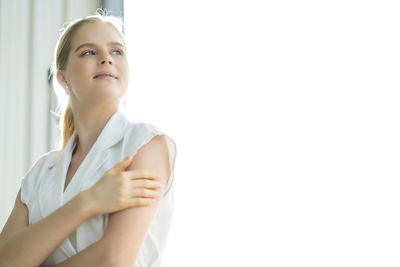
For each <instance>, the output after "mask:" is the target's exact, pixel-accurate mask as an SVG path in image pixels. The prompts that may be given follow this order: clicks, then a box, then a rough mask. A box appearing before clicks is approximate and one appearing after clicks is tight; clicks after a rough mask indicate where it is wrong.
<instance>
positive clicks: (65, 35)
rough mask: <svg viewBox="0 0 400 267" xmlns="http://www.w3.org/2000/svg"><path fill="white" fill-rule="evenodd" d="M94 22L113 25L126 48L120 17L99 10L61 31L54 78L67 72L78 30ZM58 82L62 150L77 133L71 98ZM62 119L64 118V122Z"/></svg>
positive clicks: (53, 69)
mask: <svg viewBox="0 0 400 267" xmlns="http://www.w3.org/2000/svg"><path fill="white" fill-rule="evenodd" d="M94 22H102V23H108V24H110V25H112V26H113V27H114V28H115V30H116V31H117V32H118V33H119V34H120V35H121V38H122V40H123V43H124V46H125V48H126V45H125V38H124V33H123V22H122V19H121V18H119V17H115V16H111V15H107V14H106V11H105V10H104V11H103V10H101V9H98V10H97V11H96V13H95V14H94V15H90V16H87V17H84V18H81V19H77V20H74V21H72V22H69V23H66V26H64V28H63V29H62V30H61V34H60V37H59V39H58V41H57V44H56V48H55V50H54V60H53V65H52V67H51V73H52V75H53V77H55V76H54V74H55V73H56V72H57V70H65V68H66V66H67V62H68V56H69V53H70V51H71V42H72V38H73V36H74V35H75V33H76V32H77V30H78V29H79V28H80V27H81V26H83V25H84V24H87V23H94ZM64 25H65V24H64ZM56 80H57V79H54V78H53V87H54V90H55V93H56V95H57V98H58V100H59V101H58V106H57V114H56V115H57V116H59V117H60V123H59V129H60V132H61V136H60V141H59V144H62V145H61V147H60V148H61V149H64V148H65V146H66V145H67V143H68V141H69V139H70V138H71V136H72V135H73V133H74V131H75V124H74V116H73V113H72V109H71V106H70V103H69V101H68V103H66V102H67V101H66V99H68V100H69V98H68V97H67V96H66V93H65V91H64V89H62V88H60V85H59V84H57V82H56ZM61 118H63V120H62V121H61ZM59 146H60V145H59Z"/></svg>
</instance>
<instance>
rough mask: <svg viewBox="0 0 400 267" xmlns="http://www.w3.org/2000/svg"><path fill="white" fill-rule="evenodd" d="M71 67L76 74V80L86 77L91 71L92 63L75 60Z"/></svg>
mask: <svg viewBox="0 0 400 267" xmlns="http://www.w3.org/2000/svg"><path fill="white" fill-rule="evenodd" d="M71 67H72V68H71V71H72V73H73V74H74V77H76V78H75V79H76V80H80V79H83V78H85V77H86V76H87V73H89V72H90V71H91V70H90V65H89V64H88V63H87V62H85V61H83V60H82V61H76V62H74V64H71Z"/></svg>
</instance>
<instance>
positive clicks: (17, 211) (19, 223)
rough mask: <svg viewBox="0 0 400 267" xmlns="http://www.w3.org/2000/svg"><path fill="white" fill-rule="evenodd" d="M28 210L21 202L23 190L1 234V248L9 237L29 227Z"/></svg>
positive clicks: (19, 193)
mask: <svg viewBox="0 0 400 267" xmlns="http://www.w3.org/2000/svg"><path fill="white" fill-rule="evenodd" d="M28 214H29V213H28V208H27V207H26V205H25V204H24V203H22V201H21V189H20V190H19V192H18V195H17V197H16V199H15V203H14V208H13V210H12V212H11V214H10V216H9V217H8V220H7V222H6V224H5V225H4V228H3V230H2V231H1V233H0V247H1V246H2V245H3V244H4V243H5V242H6V241H7V239H8V238H9V237H11V236H12V235H14V234H16V233H17V232H19V231H20V230H22V229H23V228H25V227H27V226H28V225H29V218H28Z"/></svg>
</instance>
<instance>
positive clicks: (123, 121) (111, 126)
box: [49, 110, 130, 168]
mask: <svg viewBox="0 0 400 267" xmlns="http://www.w3.org/2000/svg"><path fill="white" fill-rule="evenodd" d="M129 123H130V120H129V119H128V118H127V116H126V115H125V114H124V113H123V112H122V111H121V110H118V111H117V112H115V113H114V114H113V115H112V116H111V117H110V119H109V120H108V121H107V123H106V125H105V126H104V128H103V130H102V131H101V133H100V135H99V136H98V137H97V139H96V141H95V143H94V144H93V147H92V148H91V149H93V148H98V149H101V150H105V149H107V148H109V147H111V146H113V145H115V144H116V143H117V142H119V141H120V140H121V139H122V137H123V136H124V133H125V132H126V127H127V125H128V124H129ZM76 136H77V132H76V131H75V132H74V133H73V134H72V136H71V137H70V138H69V140H68V143H67V145H66V146H65V148H64V149H63V150H61V151H62V152H61V154H63V153H65V152H70V151H72V150H73V149H74V148H75V146H76V143H75V140H76ZM56 162H57V160H56V159H55V160H54V161H53V162H52V163H50V164H49V168H52V167H53V166H54V164H55V163H56Z"/></svg>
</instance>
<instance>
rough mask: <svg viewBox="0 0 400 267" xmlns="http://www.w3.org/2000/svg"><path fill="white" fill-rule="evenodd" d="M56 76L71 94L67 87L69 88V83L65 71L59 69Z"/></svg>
mask: <svg viewBox="0 0 400 267" xmlns="http://www.w3.org/2000/svg"><path fill="white" fill-rule="evenodd" d="M56 77H57V80H58V82H59V84H60V85H61V86H62V87H63V88H64V89H65V92H66V93H67V94H69V89H67V88H68V83H67V81H66V80H65V76H64V73H63V71H61V70H57V74H56Z"/></svg>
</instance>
